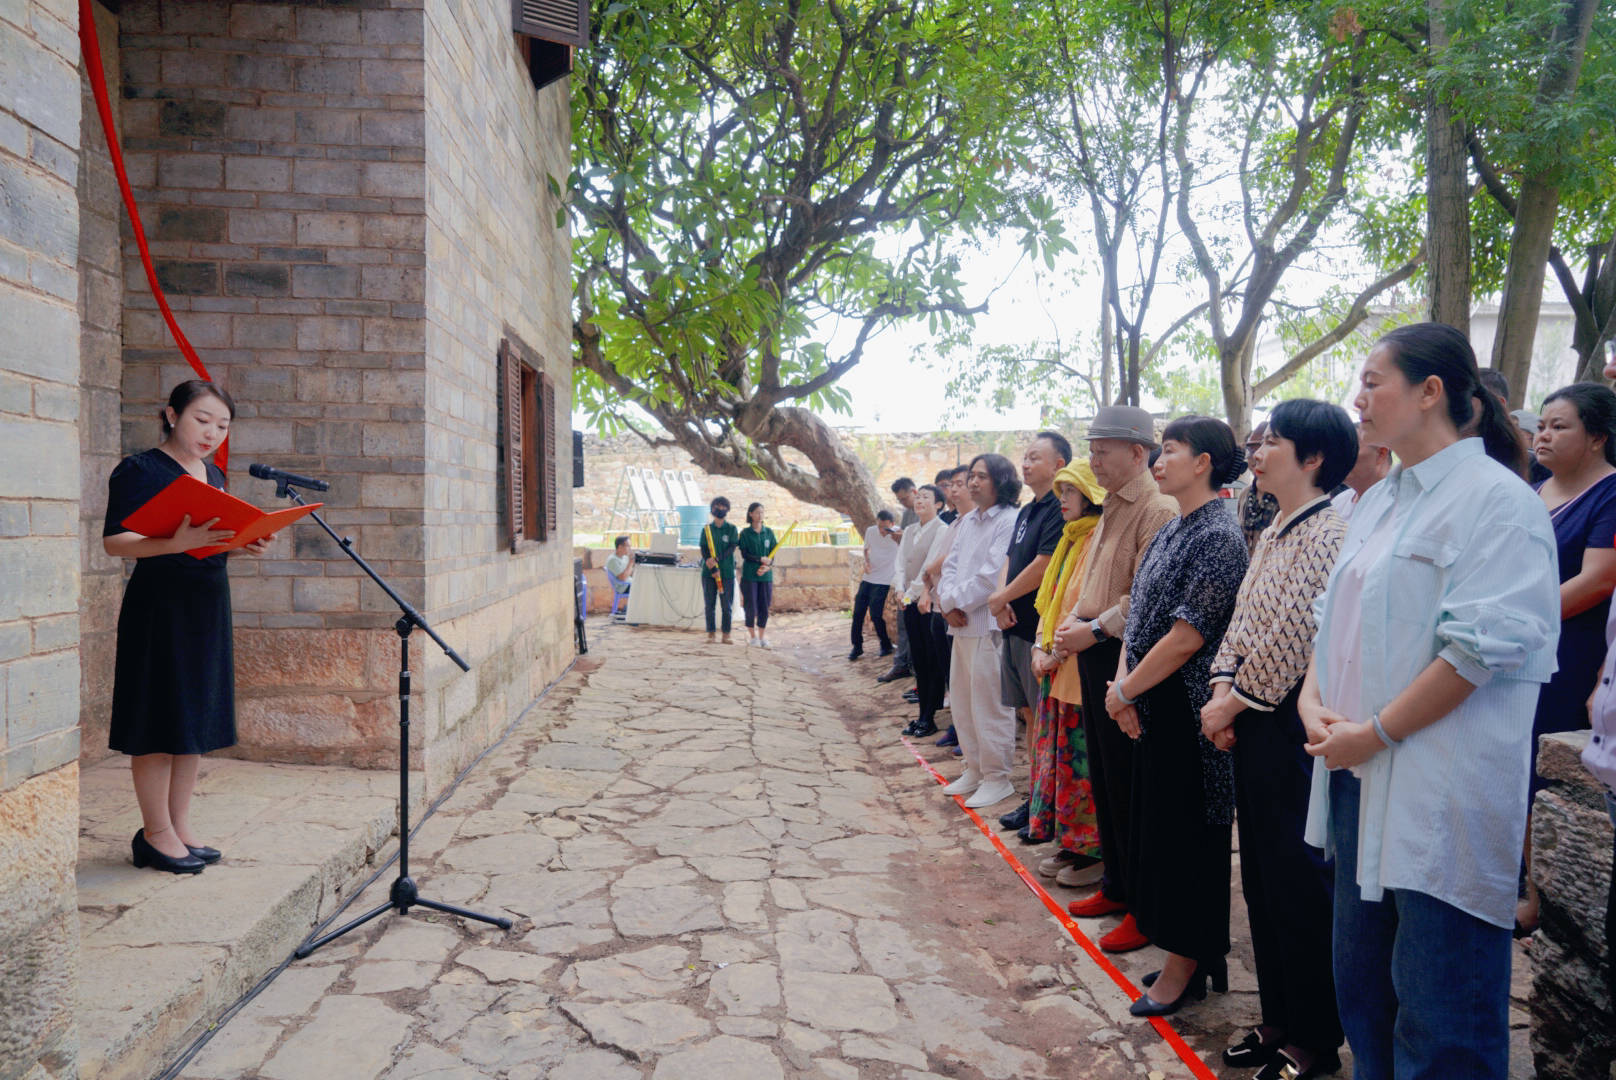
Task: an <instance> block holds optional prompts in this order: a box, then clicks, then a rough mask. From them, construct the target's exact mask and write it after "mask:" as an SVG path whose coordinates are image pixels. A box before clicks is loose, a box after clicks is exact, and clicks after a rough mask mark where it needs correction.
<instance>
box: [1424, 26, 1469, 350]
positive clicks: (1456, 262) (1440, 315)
mask: <svg viewBox="0 0 1616 1080" xmlns="http://www.w3.org/2000/svg"><path fill="white" fill-rule="evenodd" d="M1447 7H1448V5H1447V0H1427V2H1426V16H1427V20H1428V22H1429V23H1430V34H1429V39H1428V46H1429V52H1430V55H1431V60H1432V66H1433V67H1434V66H1436V65H1437V64H1439V63H1440V62H1441V57H1442V54H1443V53H1445V52H1446V51H1447V49H1448V26H1447ZM1435 83H1436V80H1435V79H1431V80H1429V82H1428V84H1427V87H1426V91H1425V225H1426V251H1427V252H1429V254H1430V257H1429V260H1428V262H1427V265H1426V273H1427V276H1428V279H1429V281H1430V291H1431V297H1430V301H1431V304H1430V317H1431V321H1432V322H1439V323H1446V324H1447V325H1449V326H1452V327H1455V328H1457V329H1458V330H1460V331H1461V332H1463V333H1464V334H1466V335H1467V336H1468V335H1469V333H1470V168H1469V160H1468V158H1469V155H1468V152H1467V150H1466V146H1465V132H1464V126H1463V125H1462V124H1460V123H1458V122H1456V121H1455V120H1454V117H1453V112H1452V110H1451V109H1449V108H1448V104H1447V102H1446V100H1445V99H1444V98H1443V97H1442V96H1441V95H1439V94H1438V93H1437V89H1436V85H1435Z"/></svg>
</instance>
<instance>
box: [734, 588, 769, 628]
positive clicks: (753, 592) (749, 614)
mask: <svg viewBox="0 0 1616 1080" xmlns="http://www.w3.org/2000/svg"><path fill="white" fill-rule="evenodd" d="M773 601H774V582H772V581H743V582H741V607H742V609H744V610H745V612H746V625H747V627H748V629H750V628H751V627H753V626H756V627H757V628H758V629H759V630H762V629H764V628H765V627H767V626H768V625H769V604H771V603H772V602H773Z"/></svg>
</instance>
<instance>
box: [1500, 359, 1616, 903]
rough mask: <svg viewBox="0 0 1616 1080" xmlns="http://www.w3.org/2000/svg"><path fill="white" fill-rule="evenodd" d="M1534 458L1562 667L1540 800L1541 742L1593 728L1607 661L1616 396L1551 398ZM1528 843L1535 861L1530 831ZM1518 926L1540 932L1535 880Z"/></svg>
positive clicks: (1615, 581) (1569, 390)
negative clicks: (1555, 584) (1554, 565)
mask: <svg viewBox="0 0 1616 1080" xmlns="http://www.w3.org/2000/svg"><path fill="white" fill-rule="evenodd" d="M1532 452H1533V454H1534V455H1535V456H1536V458H1537V460H1538V463H1539V464H1541V465H1542V466H1543V467H1544V468H1546V469H1548V470H1549V474H1550V475H1549V478H1548V479H1547V480H1544V481H1543V482H1542V483H1541V484H1539V485H1538V488H1537V493H1538V497H1539V498H1541V499H1542V500H1543V505H1544V506H1545V507H1546V508H1547V509H1548V511H1549V520H1550V522H1552V523H1553V525H1554V542H1555V546H1556V548H1557V549H1558V552H1559V562H1560V645H1559V648H1558V650H1557V659H1558V661H1559V667H1558V669H1557V670H1556V671H1555V673H1554V677H1553V678H1551V679H1550V680H1549V681H1548V684H1547V685H1545V686H1544V687H1543V692H1542V693H1541V694H1539V695H1538V699H1537V712H1536V714H1535V715H1534V716H1533V718H1532V773H1531V781H1532V787H1531V794H1532V795H1535V794H1536V793H1537V790H1538V788H1539V787H1541V786H1542V781H1541V780H1540V779H1539V778H1538V775H1537V740H1538V737H1539V736H1541V735H1547V734H1550V733H1551V732H1557V731H1576V730H1578V729H1580V728H1585V727H1587V726H1588V712H1587V709H1586V703H1587V701H1588V696H1589V695H1590V694H1592V693H1593V692H1594V686H1595V685H1596V683H1597V681H1598V679H1599V667H1600V665H1601V664H1602V663H1603V662H1604V659H1605V621H1606V620H1607V619H1608V618H1609V617H1610V595H1611V590H1612V589H1613V588H1616V393H1613V392H1612V391H1611V389H1610V387H1608V386H1604V385H1601V384H1600V383H1573V384H1572V385H1570V386H1567V387H1564V388H1562V389H1559V390H1556V391H1555V392H1554V393H1552V394H1550V395H1549V396H1548V397H1546V398H1544V399H1543V409H1542V411H1541V412H1539V414H1538V425H1537V438H1536V439H1535V440H1534V442H1533V444H1532ZM1527 805H1528V807H1530V805H1531V803H1530V802H1528V803H1527ZM1526 837H1527V849H1528V862H1530V849H1531V839H1532V832H1531V828H1530V825H1529V826H1528V828H1527V833H1526ZM1515 921H1516V924H1517V927H1516V932H1517V933H1520V934H1525V933H1530V932H1531V931H1532V930H1535V929H1536V928H1537V922H1538V899H1537V887H1536V886H1535V885H1534V884H1533V883H1532V878H1531V875H1530V874H1528V875H1527V878H1526V897H1525V898H1524V899H1523V900H1522V901H1521V903H1520V904H1519V905H1518V906H1517V909H1516V912H1515Z"/></svg>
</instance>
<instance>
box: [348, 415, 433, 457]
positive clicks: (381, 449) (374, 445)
mask: <svg viewBox="0 0 1616 1080" xmlns="http://www.w3.org/2000/svg"><path fill="white" fill-rule="evenodd" d="M425 451H426V432H425V429H424V428H423V427H422V426H421V425H419V424H399V423H380V424H366V425H365V433H364V440H363V452H364V454H365V456H366V457H420V456H421V455H422V454H423V453H425Z"/></svg>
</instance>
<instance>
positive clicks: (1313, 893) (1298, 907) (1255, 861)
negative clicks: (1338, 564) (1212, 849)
mask: <svg viewBox="0 0 1616 1080" xmlns="http://www.w3.org/2000/svg"><path fill="white" fill-rule="evenodd" d="M1300 696H1301V688H1300V687H1297V689H1295V690H1293V691H1291V693H1290V696H1288V697H1287V698H1286V699H1285V700H1284V702H1282V703H1281V704H1280V706H1279V708H1278V709H1276V710H1274V711H1273V712H1271V713H1264V712H1253V711H1250V710H1247V711H1246V712H1244V713H1241V714H1240V717H1239V719H1237V720H1236V721H1235V722H1234V734H1235V744H1234V784H1235V787H1234V791H1235V821H1236V823H1237V825H1238V826H1239V828H1240V888H1241V891H1242V892H1243V893H1245V897H1246V911H1247V913H1248V914H1249V915H1250V917H1251V951H1252V953H1253V955H1254V957H1255V959H1256V966H1257V996H1258V999H1259V1001H1260V1002H1261V1003H1262V1022H1263V1024H1264V1025H1265V1026H1268V1027H1275V1028H1279V1029H1281V1030H1283V1031H1284V1032H1285V1039H1286V1041H1287V1042H1291V1043H1294V1044H1296V1045H1297V1046H1300V1047H1301V1048H1303V1049H1304V1050H1310V1051H1312V1052H1313V1053H1315V1054H1323V1053H1326V1052H1327V1051H1330V1050H1334V1049H1336V1048H1337V1047H1338V1046H1340V1045H1341V1040H1342V1034H1341V1020H1340V1017H1339V1016H1338V1015H1337V1013H1336V1002H1335V979H1334V978H1333V977H1332V975H1331V970H1332V961H1331V955H1330V932H1331V923H1330V920H1331V916H1332V910H1333V909H1332V903H1333V897H1334V895H1335V878H1334V873H1333V872H1332V869H1331V865H1330V864H1329V863H1327V862H1325V860H1324V854H1323V852H1321V851H1319V849H1318V848H1315V847H1311V846H1309V845H1308V843H1307V842H1306V841H1304V840H1303V839H1302V832H1303V828H1304V826H1305V825H1306V824H1307V800H1308V794H1309V790H1310V788H1311V786H1312V777H1313V759H1312V758H1310V757H1308V755H1307V751H1305V750H1304V749H1302V747H1303V746H1304V744H1305V742H1306V739H1305V736H1304V734H1303V731H1302V719H1301V716H1300V715H1299V714H1298V713H1297V711H1296V702H1297V699H1298V698H1299V697H1300Z"/></svg>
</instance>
